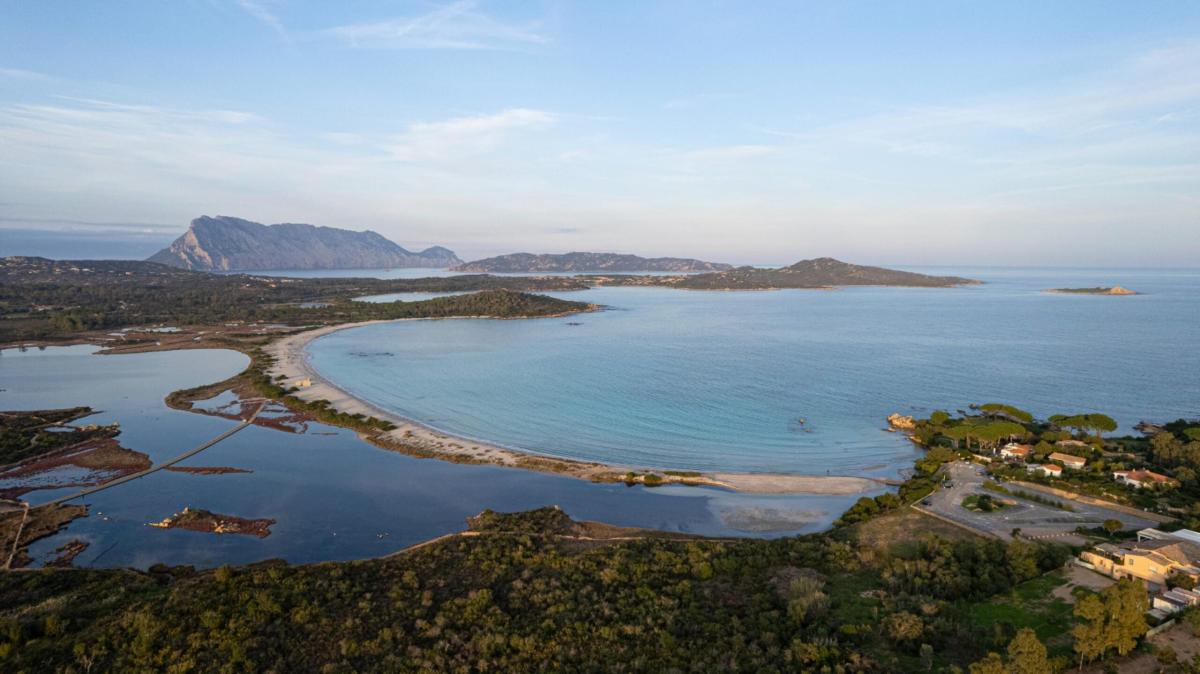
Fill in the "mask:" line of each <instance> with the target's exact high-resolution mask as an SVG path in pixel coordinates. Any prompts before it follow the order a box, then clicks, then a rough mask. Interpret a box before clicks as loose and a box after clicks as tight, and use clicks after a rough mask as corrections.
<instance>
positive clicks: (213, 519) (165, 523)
mask: <svg viewBox="0 0 1200 674" xmlns="http://www.w3.org/2000/svg"><path fill="white" fill-rule="evenodd" d="M272 524H275V520H273V519H266V518H264V519H257V520H254V519H246V518H244V517H235V516H233V515H219V514H217V513H214V512H210V511H208V510H203V509H197V510H192V509H191V508H184V509H183V512H181V513H175V514H174V515H172V516H170V517H165V518H163V519H162V520H161V521H159V522H149V523H147V525H146V526H150V527H155V528H157V529H188V530H189V531H200V532H203V533H209V534H246V535H249V536H258V537H259V538H266V537H267V536H270V535H271V525H272Z"/></svg>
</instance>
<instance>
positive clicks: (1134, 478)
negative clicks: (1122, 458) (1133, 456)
mask: <svg viewBox="0 0 1200 674" xmlns="http://www.w3.org/2000/svg"><path fill="white" fill-rule="evenodd" d="M1113 479H1114V480H1116V481H1117V482H1119V483H1121V484H1123V485H1126V486H1129V487H1133V488H1134V489H1144V488H1146V487H1178V486H1179V481H1178V480H1173V479H1171V478H1169V477H1167V476H1166V475H1159V474H1158V473H1155V472H1154V471H1151V470H1118V471H1116V472H1114V473H1113Z"/></svg>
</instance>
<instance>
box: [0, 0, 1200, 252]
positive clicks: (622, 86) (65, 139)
mask: <svg viewBox="0 0 1200 674" xmlns="http://www.w3.org/2000/svg"><path fill="white" fill-rule="evenodd" d="M0 16H3V20H0V254H3V253H5V251H4V249H5V248H9V250H10V252H27V251H24V250H15V251H14V249H13V248H10V246H9V245H6V244H4V240H5V239H7V240H8V241H9V242H10V244H12V245H13V246H14V247H18V248H19V246H16V244H15V243H14V242H16V241H18V240H20V241H22V242H24V241H26V240H27V239H28V236H27V235H29V234H30V233H31V232H36V233H37V235H38V236H39V237H40V239H41V240H42V241H43V243H44V242H45V241H46V240H54V239H55V237H58V238H62V237H64V236H65V237H68V238H73V239H75V243H76V244H78V243H79V242H87V241H93V240H96V239H97V238H98V237H109V238H111V239H112V240H124V239H125V238H131V237H132V239H131V240H133V239H136V240H137V241H140V244H139V245H141V247H140V248H136V247H134V248H136V250H137V254H142V251H143V249H144V248H146V247H147V246H148V247H150V248H153V246H150V245H149V244H147V243H146V241H152V242H153V245H158V243H159V242H160V241H161V240H165V239H169V238H171V237H173V236H174V235H177V234H178V233H180V232H182V231H183V229H184V228H185V227H186V224H187V222H188V221H189V220H190V219H191V218H193V217H196V216H198V215H201V214H210V215H215V214H226V215H239V216H242V217H246V218H249V219H252V220H258V221H261V222H268V223H270V222H311V223H315V224H326V225H333V226H340V227H348V228H353V229H367V228H370V229H375V230H376V231H379V232H381V233H383V234H385V235H387V236H389V237H390V238H392V239H394V240H396V241H397V242H398V243H400V244H402V245H405V246H409V247H413V248H419V247H421V246H425V245H432V244H441V245H446V246H449V247H451V248H454V249H455V250H457V251H459V252H460V255H463V256H464V257H478V256H483V255H490V254H498V253H504V252H512V251H516V250H529V251H536V252H560V251H567V250H615V251H621V252H633V253H640V254H646V255H666V254H672V255H689V256H698V257H705V258H710V259H718V260H723V261H732V262H739V263H740V262H751V263H776V262H778V263H783V262H791V261H794V260H796V259H801V258H805V257H814V256H820V255H834V256H837V257H841V258H844V259H848V260H852V261H861V262H877V263H896V264H899V263H906V264H960V263H965V264H996V265H1024V264H1062V265H1071V266H1088V265H1129V266H1137V265H1168V266H1196V260H1197V259H1200V5H1198V4H1196V3H1194V2H1178V3H1171V2H1154V3H1128V2H1050V3H1047V2H1028V3H1022V2H1004V3H990V4H989V5H986V6H985V4H984V3H964V2H921V3H918V2H911V3H900V2H897V3H882V2H869V3H856V2H834V3H797V2H779V3H774V2H753V3H746V2H665V3H648V2H628V3H626V2H580V3H563V2H513V3H500V2H482V1H481V2H471V1H462V2H448V3H438V2H385V1H381V0H376V1H371V2H337V3H316V2H313V3H302V2H297V1H295V0H276V1H270V0H254V1H252V0H240V1H237V0H191V1H182V0H180V1H177V2H158V1H155V2H134V1H128V2H112V3H82V4H64V3H46V2H17V1H0ZM78 247H79V246H78V245H76V246H74V247H73V248H72V252H74V251H75V250H78ZM85 248H86V245H85ZM134 248H131V250H133V249H134ZM107 250H108V249H107V248H106V249H105V251H106V252H107ZM39 252H44V251H43V250H42V249H39Z"/></svg>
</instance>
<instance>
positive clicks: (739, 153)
mask: <svg viewBox="0 0 1200 674" xmlns="http://www.w3.org/2000/svg"><path fill="white" fill-rule="evenodd" d="M778 153H779V148H778V147H776V146H774V145H753V144H746V145H723V146H720V147H706V148H701V149H699V150H691V151H688V152H685V153H684V157H685V158H687V159H692V160H698V161H730V160H735V159H752V158H755V157H767V156H770V155H773V154H778Z"/></svg>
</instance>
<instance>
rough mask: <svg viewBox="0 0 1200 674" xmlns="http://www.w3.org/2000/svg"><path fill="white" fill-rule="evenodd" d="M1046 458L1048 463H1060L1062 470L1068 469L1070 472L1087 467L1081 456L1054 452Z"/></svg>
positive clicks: (1085, 460)
mask: <svg viewBox="0 0 1200 674" xmlns="http://www.w3.org/2000/svg"><path fill="white" fill-rule="evenodd" d="M1047 458H1048V459H1049V460H1050V461H1054V462H1056V463H1061V464H1062V465H1063V467H1064V468H1070V469H1071V470H1080V469H1082V468H1083V467H1084V466H1086V465H1087V459H1085V458H1083V457H1082V456H1075V455H1073V454H1063V453H1062V452H1055V453H1053V454H1051V455H1050V456H1049V457H1047Z"/></svg>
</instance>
